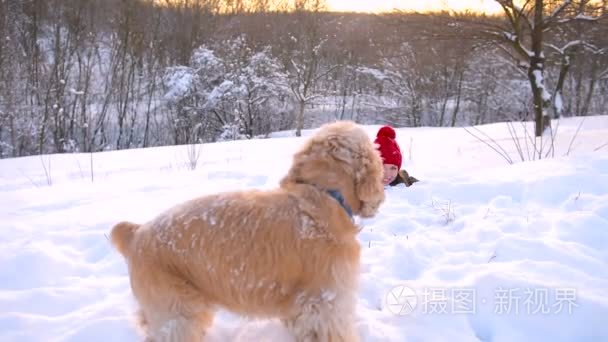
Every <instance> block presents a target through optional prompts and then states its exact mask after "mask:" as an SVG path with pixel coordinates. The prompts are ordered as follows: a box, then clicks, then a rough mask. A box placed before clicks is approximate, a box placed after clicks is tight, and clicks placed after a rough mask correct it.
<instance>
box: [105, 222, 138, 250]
mask: <svg viewBox="0 0 608 342" xmlns="http://www.w3.org/2000/svg"><path fill="white" fill-rule="evenodd" d="M137 228H139V224H135V223H131V222H126V221H123V222H119V223H117V224H116V225H115V226H114V227H113V228H112V232H111V233H110V240H111V241H112V245H114V247H115V248H116V249H117V250H118V251H119V252H120V254H122V255H123V256H124V257H127V256H129V254H130V250H131V248H130V245H131V241H133V235H134V234H135V231H136V230H137Z"/></svg>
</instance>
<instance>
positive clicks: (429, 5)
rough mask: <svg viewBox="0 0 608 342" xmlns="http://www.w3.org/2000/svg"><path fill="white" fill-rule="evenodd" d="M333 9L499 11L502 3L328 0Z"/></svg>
mask: <svg viewBox="0 0 608 342" xmlns="http://www.w3.org/2000/svg"><path fill="white" fill-rule="evenodd" d="M327 5H328V9H329V10H331V11H351V12H370V13H380V12H390V11H393V10H395V9H399V10H404V11H419V12H427V11H438V10H451V11H464V10H470V11H474V12H485V13H488V14H490V13H499V12H500V11H501V8H500V5H498V3H497V2H496V1H495V0H327Z"/></svg>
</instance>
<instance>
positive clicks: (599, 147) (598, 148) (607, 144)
mask: <svg viewBox="0 0 608 342" xmlns="http://www.w3.org/2000/svg"><path fill="white" fill-rule="evenodd" d="M606 146H608V142H607V143H605V144H604V145H600V146H598V147H596V148H594V149H593V152H595V151H599V150H600V149H602V148H604V147H606Z"/></svg>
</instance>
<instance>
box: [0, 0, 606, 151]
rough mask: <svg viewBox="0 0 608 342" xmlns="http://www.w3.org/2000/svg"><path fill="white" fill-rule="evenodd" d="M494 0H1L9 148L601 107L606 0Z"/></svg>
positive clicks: (79, 146) (0, 78)
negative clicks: (478, 8)
mask: <svg viewBox="0 0 608 342" xmlns="http://www.w3.org/2000/svg"><path fill="white" fill-rule="evenodd" d="M497 2H498V3H500V5H501V6H502V8H503V9H504V13H503V15H497V16H488V15H482V14H478V13H447V12H446V13H426V14H420V13H405V12H398V11H395V12H391V13H384V14H364V13H337V12H329V11H327V10H326V6H325V4H324V3H323V2H322V1H321V0H296V1H295V2H279V3H277V2H272V1H270V0H252V1H242V0H171V1H170V0H163V1H160V0H159V1H151V0H149V1H144V0H104V1H97V0H0V157H2V158H8V157H18V156H27V155H36V154H45V153H67V152H95V151H105V150H116V149H128V148H142V147H150V146H163V145H179V144H192V143H200V142H213V141H221V140H234V139H250V138H263V137H265V136H267V135H268V134H269V133H270V132H276V131H281V130H296V134H297V135H299V134H300V131H301V130H302V129H306V128H310V127H316V126H317V125H319V124H321V123H324V122H328V121H332V120H335V119H350V120H356V121H357V122H360V123H364V124H380V123H381V124H384V123H390V124H392V125H394V126H396V127H404V126H410V127H417V126H434V127H440V126H462V125H472V124H483V123H491V122H499V121H522V120H534V121H536V122H537V134H540V133H542V128H543V125H544V124H542V123H545V122H547V121H548V120H550V119H552V118H558V117H562V116H566V117H569V116H585V115H600V114H603V113H606V108H608V16H607V13H608V12H607V7H608V6H607V1H589V0H586V1H547V0H545V1H543V0H526V1H505V0H500V1H499V0H497Z"/></svg>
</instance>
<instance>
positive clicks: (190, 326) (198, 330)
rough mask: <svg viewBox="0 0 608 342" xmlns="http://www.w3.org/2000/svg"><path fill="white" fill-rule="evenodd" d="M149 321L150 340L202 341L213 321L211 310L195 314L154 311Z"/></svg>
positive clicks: (160, 341) (157, 341)
mask: <svg viewBox="0 0 608 342" xmlns="http://www.w3.org/2000/svg"><path fill="white" fill-rule="evenodd" d="M154 315H155V318H154V319H151V320H150V322H149V329H148V337H147V339H146V341H149V342H152V341H153V342H201V341H203V338H204V336H205V332H206V330H207V329H208V328H209V326H210V325H211V322H212V321H213V314H212V313H211V312H205V311H202V312H199V313H197V314H194V315H182V314H174V313H171V314H166V313H165V314H162V313H158V312H156V313H154Z"/></svg>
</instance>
